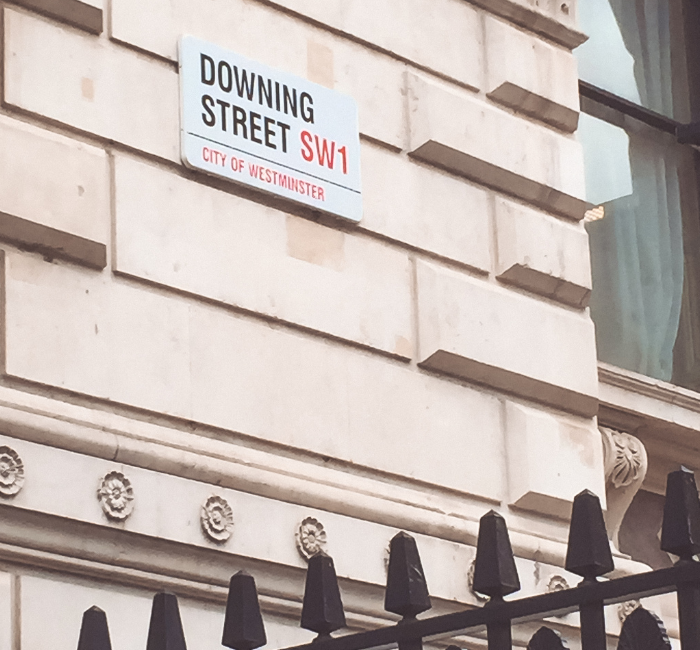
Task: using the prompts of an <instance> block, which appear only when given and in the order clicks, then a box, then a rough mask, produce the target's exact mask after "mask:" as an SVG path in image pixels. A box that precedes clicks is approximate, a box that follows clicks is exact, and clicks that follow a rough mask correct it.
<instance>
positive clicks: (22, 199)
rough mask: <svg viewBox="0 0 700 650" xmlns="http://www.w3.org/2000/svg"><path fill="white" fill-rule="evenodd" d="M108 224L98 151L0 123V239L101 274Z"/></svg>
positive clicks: (103, 163)
mask: <svg viewBox="0 0 700 650" xmlns="http://www.w3.org/2000/svg"><path fill="white" fill-rule="evenodd" d="M109 220H110V217H109V169H108V164H107V156H106V154H105V152H104V151H103V150H102V149H97V148H95V147H91V146H89V145H86V144H83V143H81V142H77V141H75V140H71V139H70V138H66V137H63V136H61V135H57V134H55V133H51V132H49V131H44V130H42V129H38V128H36V127H34V126H30V125H28V124H25V123H23V122H19V121H18V120H13V119H11V118H7V117H0V239H3V240H6V241H10V242H13V243H16V244H18V245H20V246H23V247H25V248H29V249H32V250H37V251H40V252H42V253H43V254H44V255H46V256H49V257H59V258H65V259H69V260H73V261H77V262H81V263H83V264H86V265H88V266H92V267H95V268H104V266H105V264H106V258H107V247H106V244H107V241H108V236H109V227H110V226H109Z"/></svg>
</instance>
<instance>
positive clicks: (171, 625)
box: [146, 592, 187, 650]
mask: <svg viewBox="0 0 700 650" xmlns="http://www.w3.org/2000/svg"><path fill="white" fill-rule="evenodd" d="M146 650H187V644H186V643H185V633H184V631H183V629H182V620H181V619H180V608H179V607H178V604H177V596H176V595H175V594H170V593H167V592H161V593H159V594H156V595H155V596H154V597H153V607H152V608H151V622H150V625H149V626H148V641H147V642H146Z"/></svg>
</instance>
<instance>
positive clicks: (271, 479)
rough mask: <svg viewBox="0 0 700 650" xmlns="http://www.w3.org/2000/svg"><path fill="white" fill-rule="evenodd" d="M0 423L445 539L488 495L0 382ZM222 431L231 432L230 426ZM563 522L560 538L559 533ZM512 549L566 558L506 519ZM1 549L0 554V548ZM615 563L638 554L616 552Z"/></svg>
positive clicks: (462, 535) (32, 437)
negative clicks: (410, 484) (468, 496)
mask: <svg viewBox="0 0 700 650" xmlns="http://www.w3.org/2000/svg"><path fill="white" fill-rule="evenodd" d="M0 429H1V430H2V431H3V432H5V433H6V434H7V435H9V436H11V437H13V438H17V439H19V440H26V441H29V442H36V443H40V444H44V445H47V444H50V445H51V446H52V447H55V448H58V449H64V450H67V451H74V452H77V453H81V454H88V455H90V456H93V457H96V458H101V459H104V460H108V461H113V462H115V463H126V464H129V465H131V466H134V467H141V468H144V469H151V470H154V471H158V472H162V473H164V474H170V475H173V476H179V477H183V478H190V479H194V480H196V481H201V482H204V483H209V484H211V485H212V486H213V485H217V486H220V487H222V488H229V489H237V490H241V491H245V492H247V493H250V494H257V495H261V496H266V497H268V498H275V499H280V500H284V501H288V500H289V495H291V494H293V495H295V502H296V503H298V504H300V505H304V506H306V507H310V508H318V509H321V510H326V511H328V512H335V513H339V514H344V515H346V516H349V517H355V518H357V519H361V520H363V521H369V522H377V523H382V524H384V525H388V526H394V527H396V528H398V529H406V530H412V531H415V532H418V533H423V534H425V535H430V536H433V537H438V538H441V539H444V540H449V541H454V542H458V543H463V544H464V543H466V544H470V545H474V544H476V539H477V532H478V528H477V525H478V517H479V516H480V515H481V514H483V511H484V509H485V505H484V503H483V502H482V503H478V502H477V501H474V502H471V501H466V500H465V499H463V498H459V499H457V498H450V497H449V496H448V495H441V496H440V497H439V498H437V499H436V495H435V494H431V493H430V492H426V491H425V490H424V489H423V488H422V487H421V488H419V489H407V488H406V487H403V486H399V485H394V484H391V483H388V482H384V481H380V480H379V481H378V480H377V479H374V478H371V477H368V476H359V475H354V476H352V477H350V476H349V475H347V474H346V473H345V472H343V471H339V470H338V469H333V468H330V467H320V466H316V465H312V464H310V463H309V462H304V461H303V460H298V459H294V458H288V457H285V456H280V455H279V454H278V453H275V452H274V451H273V452H269V451H263V450H258V449H255V448H253V447H251V446H249V445H247V444H235V443H233V442H228V441H226V442H225V441H223V440H222V439H221V435H222V433H221V432H213V433H212V434H211V435H207V434H206V431H205V432H204V433H205V435H197V434H196V433H191V432H189V431H181V430H178V429H174V428H169V427H165V426H162V425H157V424H152V423H149V422H146V421H143V420H141V419H134V418H130V417H126V416H123V415H118V414H114V413H110V412H107V411H103V410H98V409H96V408H89V407H85V406H78V405H74V404H68V403H66V402H62V401H57V400H54V399H51V398H48V397H43V396H40V395H33V394H30V393H26V392H24V391H18V390H16V389H12V388H8V387H2V386H0ZM228 435H231V434H230V433H228ZM565 535H566V531H565V529H563V528H562V531H561V539H562V540H564V539H565ZM510 537H511V541H512V544H513V549H514V552H515V553H516V555H517V556H518V557H522V558H529V559H533V560H538V561H540V562H543V563H549V564H552V565H556V566H562V565H563V561H564V556H565V553H566V546H565V543H564V542H563V541H557V540H553V539H551V540H550V539H545V538H543V537H537V536H534V535H532V534H530V533H526V532H521V531H520V530H517V527H512V528H511V531H510ZM0 555H1V553H0ZM616 563H617V566H618V568H619V570H620V571H622V572H625V573H635V572H638V570H639V565H638V563H634V562H630V561H625V560H624V559H621V560H618V559H617V558H616Z"/></svg>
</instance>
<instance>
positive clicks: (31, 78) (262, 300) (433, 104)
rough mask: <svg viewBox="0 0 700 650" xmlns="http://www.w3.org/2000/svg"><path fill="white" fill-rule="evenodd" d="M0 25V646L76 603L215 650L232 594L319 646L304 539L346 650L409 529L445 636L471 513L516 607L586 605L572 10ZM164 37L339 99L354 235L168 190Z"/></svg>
mask: <svg viewBox="0 0 700 650" xmlns="http://www.w3.org/2000/svg"><path fill="white" fill-rule="evenodd" d="M0 9H1V10H2V20H1V22H0V27H1V30H2V31H1V34H2V48H3V50H2V51H3V72H2V108H1V109H0V249H2V251H3V253H2V264H1V266H0V277H1V278H2V288H3V290H2V293H1V294H0V307H1V309H0V318H1V320H2V332H3V343H4V345H3V348H2V359H1V360H0V361H1V365H2V380H1V381H0V448H2V447H8V448H10V449H12V450H14V451H15V452H16V453H17V454H19V456H20V457H21V459H22V462H23V465H24V473H25V476H24V484H23V486H22V489H21V490H20V491H19V492H18V493H17V494H16V495H12V496H8V495H4V496H1V495H0V512H2V517H0V570H1V572H0V650H6V649H7V650H9V649H10V648H12V650H19V648H21V649H22V650H39V648H43V647H45V638H46V635H49V636H50V637H51V638H52V639H53V642H52V646H53V647H55V648H57V649H61V650H62V649H63V648H70V647H75V644H76V643H77V634H78V630H79V621H80V615H81V613H82V611H83V610H84V609H86V608H87V607H88V606H90V605H92V604H96V605H99V606H101V607H103V608H104V609H106V610H107V614H108V617H109V620H110V626H111V629H112V630H113V646H114V648H115V650H125V649H126V648H128V647H133V646H134V645H136V646H138V645H139V644H143V643H145V634H146V625H147V616H148V607H149V599H150V598H151V597H152V595H153V593H154V592H155V591H157V590H158V589H160V588H162V587H166V588H168V589H170V590H172V591H174V592H176V593H177V594H178V595H179V596H180V597H181V606H182V612H183V620H184V624H185V632H186V635H187V636H188V639H197V644H196V645H197V646H198V647H199V646H201V647H202V648H207V647H211V648H214V647H218V645H219V638H220V629H221V628H220V626H221V623H222V619H221V613H222V607H223V602H224V601H225V595H226V592H225V585H226V584H227V581H228V578H229V577H230V575H231V573H232V572H234V571H236V570H239V569H242V568H245V569H247V570H249V571H250V572H252V573H253V574H254V575H255V577H256V579H257V580H258V585H259V589H260V593H261V598H262V603H263V608H264V610H265V614H266V620H267V621H268V637H269V639H270V644H269V647H270V648H276V647H282V646H284V645H289V644H293V643H297V642H303V641H305V640H310V639H311V634H310V633H308V632H305V631H302V630H299V629H298V628H297V623H296V621H297V620H298V615H299V611H300V598H301V593H302V585H303V578H304V567H305V566H306V565H305V561H304V559H303V558H302V557H301V555H300V554H299V552H298V550H297V548H296V546H295V531H296V529H297V526H298V525H299V523H300V522H301V521H302V520H303V519H304V518H307V517H314V518H315V519H317V520H318V521H319V522H321V523H322V525H323V526H324V528H325V530H326V532H327V536H328V546H327V550H328V552H329V553H330V554H332V555H333V557H334V558H335V562H336V567H337V570H338V575H339V576H340V577H341V587H342V589H343V595H344V599H345V604H346V610H347V614H348V621H349V624H350V626H351V627H352V628H354V629H360V628H366V627H372V626H375V625H379V624H382V623H386V622H387V621H388V620H389V619H390V617H389V616H388V615H386V614H385V613H384V612H383V605H382V584H383V583H384V581H385V579H386V575H385V557H386V548H387V544H388V542H389V540H390V539H391V537H392V536H393V535H394V534H395V533H396V532H397V530H401V529H403V530H407V531H408V532H410V533H412V534H414V535H415V536H416V537H417V539H418V545H419V548H420V551H421V553H422V558H423V564H424V566H425V569H426V574H427V576H428V584H429V587H430V590H431V594H432V595H433V596H434V602H435V608H436V609H437V610H440V611H449V610H452V609H455V608H456V607H461V606H476V605H479V604H480V602H481V601H479V600H478V599H477V597H476V595H475V594H474V593H473V592H471V591H470V588H469V584H468V572H469V567H470V564H471V562H472V561H473V558H474V552H475V549H474V546H475V542H476V535H477V522H478V519H479V517H480V516H481V515H483V514H484V513H485V512H486V511H488V510H489V509H491V508H495V509H496V510H498V511H499V512H501V513H502V514H503V515H504V516H505V517H506V519H507V521H508V523H509V526H510V530H511V540H512V542H513V547H514V550H515V552H516V555H517V562H518V567H519V570H520V575H521V582H522V584H523V593H528V594H530V593H541V592H544V591H546V590H547V589H548V588H549V585H550V581H551V579H552V578H553V577H554V576H559V577H560V578H563V579H566V580H568V581H569V583H570V584H573V583H574V580H575V578H574V577H573V576H569V575H567V574H566V573H565V572H564V571H563V569H562V568H561V567H562V566H563V561H564V555H565V548H566V546H565V545H566V538H567V523H568V517H569V515H570V509H571V501H572V499H573V497H574V495H575V494H576V493H577V492H579V491H580V490H582V489H585V488H588V489H591V490H593V491H594V492H596V493H597V494H599V495H600V496H601V498H602V500H603V503H604V502H605V494H604V492H605V486H604V475H603V459H602V447H601V440H600V436H599V435H598V431H597V428H596V420H595V416H596V414H597V407H598V381H597V363H596V353H595V344H594V332H593V324H592V322H591V320H590V316H589V313H588V310H587V307H586V306H587V300H588V296H589V293H590V288H591V287H590V283H591V280H590V268H589V262H588V243H587V237H586V234H585V231H584V229H583V225H582V223H581V219H582V217H583V214H584V211H585V209H586V203H585V200H584V179H583V168H582V158H581V149H580V146H579V144H578V142H577V141H576V138H575V135H574V131H575V129H576V125H577V121H578V110H579V106H578V96H577V75H576V67H575V63H574V59H573V57H572V55H571V48H572V47H574V46H575V45H577V44H579V43H580V42H582V40H583V39H584V36H583V35H582V34H581V33H580V32H578V31H577V29H576V17H575V12H576V8H575V4H574V3H572V2H564V3H562V2H561V1H560V0H558V1H557V2H551V3H544V2H540V3H538V6H536V7H534V6H532V3H530V2H526V1H521V0H498V1H494V2H491V1H489V2H485V1H484V2H482V1H481V0H479V1H476V0H475V1H474V2H467V1H466V0H410V1H408V0H372V1H371V2H370V1H369V0H367V1H365V0H279V1H271V0H264V1H263V0H208V1H207V2H201V1H198V0H111V1H109V2H104V3H103V2H101V1H100V0H90V1H89V2H83V1H82V0H17V1H16V2H9V1H4V2H0ZM183 34H190V35H192V36H196V37H199V38H202V39H206V40H209V41H211V42H213V43H216V44H217V45H219V46H222V47H225V48H229V49H232V50H235V51H236V52H238V53H240V54H242V55H244V56H247V57H250V58H253V59H256V60H258V61H261V62H262V63H265V64H267V65H271V66H274V67H276V68H279V69H281V70H284V71H287V72H290V73H293V74H296V75H300V76H303V77H306V78H308V79H310V80H311V81H315V82H317V83H321V84H323V85H325V86H327V87H329V88H332V89H334V90H337V91H340V92H343V93H346V94H349V95H351V96H352V97H354V99H355V100H356V102H357V104H358V109H359V128H360V142H361V156H362V187H363V218H362V220H361V221H360V223H359V224H356V225H355V224H349V223H346V222H342V221H338V220H335V219H334V218H332V217H329V216H327V215H322V214H319V213H316V212H314V211H313V210H311V209H309V208H306V207H300V206H298V205H295V204H292V203H288V202H286V201H284V200H282V199H279V198H274V197H271V196H268V195H265V194H262V193H260V192H257V191H255V190H251V189H246V188H243V187H241V186H237V185H235V184H233V183H229V182H227V181H223V180H218V179H214V178H211V177H208V176H206V175H204V174H200V173H197V172H193V171H191V170H188V169H186V168H185V167H184V166H183V165H182V164H181V162H180V154H179V147H180V145H179V128H180V122H179V95H178V94H179V90H178V72H177V43H178V39H179V38H180V36H181V35H183ZM114 471H118V472H121V473H122V474H124V476H126V477H128V478H129V480H130V481H131V484H132V487H133V491H134V502H133V504H134V511H133V514H131V515H130V516H129V517H128V518H127V519H125V520H124V521H114V520H110V519H109V518H108V517H107V516H106V515H105V513H104V512H103V510H102V509H101V507H100V503H99V502H98V499H97V487H98V485H99V483H100V480H101V479H102V477H103V476H105V475H106V474H108V473H109V472H114ZM212 495H216V496H218V497H220V498H223V499H226V501H227V502H228V503H229V505H230V506H231V509H232V516H233V529H232V534H231V537H230V539H229V540H228V541H226V542H224V543H216V542H213V541H212V540H210V539H209V538H207V537H206V535H205V533H204V532H203V530H202V525H201V522H200V512H201V508H202V505H203V503H204V502H205V501H206V499H207V498H208V497H210V496H212ZM617 562H618V570H619V571H620V572H631V571H635V570H637V569H638V568H639V567H638V565H636V564H635V563H633V562H631V561H629V560H626V559H625V558H622V557H619V556H618V557H617ZM132 614H133V615H132ZM608 615H609V617H610V620H609V631H610V632H611V633H613V634H614V633H616V631H619V620H618V619H617V617H616V614H615V612H614V611H612V612H608ZM38 618H41V619H43V620H44V621H45V624H44V626H43V628H42V630H41V632H40V631H38V630H37V627H36V626H35V625H33V624H32V621H36V620H37V619H38ZM7 621H10V623H7V624H6V622H7ZM575 625H576V620H575V617H568V618H563V619H560V620H559V622H558V623H555V626H558V627H559V628H560V629H562V630H564V631H566V630H568V631H569V633H571V630H573V629H574V627H575ZM531 632H532V629H530V628H524V629H522V630H519V631H517V632H516V643H517V644H518V645H525V644H526V643H527V639H528V635H529V633H531ZM459 642H460V643H461V644H462V645H469V646H470V647H471V646H474V647H476V646H478V645H480V644H483V640H481V641H479V640H475V639H461V640H459ZM570 642H571V643H573V646H572V647H576V642H575V639H574V638H573V637H572V639H571V640H570ZM194 645H195V644H193V646H194Z"/></svg>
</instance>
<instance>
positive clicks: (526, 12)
mask: <svg viewBox="0 0 700 650" xmlns="http://www.w3.org/2000/svg"><path fill="white" fill-rule="evenodd" d="M470 2H471V3H472V4H475V5H477V6H479V7H482V8H483V9H486V10H487V11H489V12H491V13H493V14H496V15H497V16H502V17H503V18H507V19H509V20H510V21H512V22H513V23H515V24H516V25H520V26H521V27H525V28H526V29H529V30H531V31H533V32H536V33H538V34H541V35H542V36H546V37H547V38H550V39H552V40H553V41H555V42H557V43H559V44H560V45H563V46H564V47H567V48H569V49H571V50H573V49H574V48H575V47H578V46H579V45H581V43H584V42H585V41H586V40H588V36H586V35H585V34H584V33H583V32H580V31H579V30H578V29H576V18H575V5H574V3H573V2H561V1H554V0H548V2H547V4H548V5H549V9H548V10H536V9H533V8H532V4H533V3H532V2H531V1H530V2H527V0H470ZM526 4H527V5H529V6H526ZM537 4H538V5H539V2H538V3H537ZM563 5H566V6H567V7H568V12H567V13H564V12H563V11H562V9H561V7H562V6H563ZM557 9H558V10H559V11H557ZM555 16H556V17H555Z"/></svg>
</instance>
